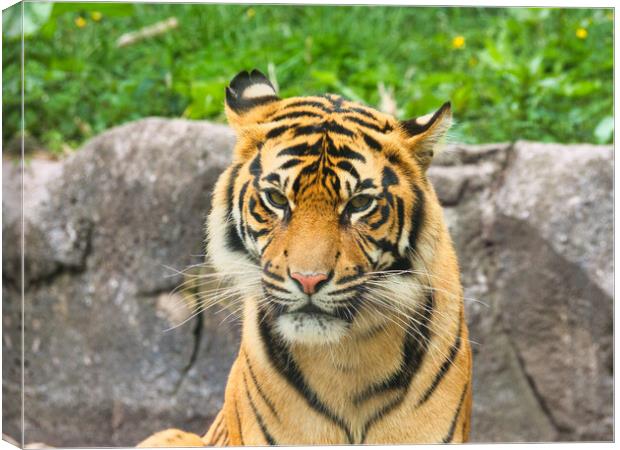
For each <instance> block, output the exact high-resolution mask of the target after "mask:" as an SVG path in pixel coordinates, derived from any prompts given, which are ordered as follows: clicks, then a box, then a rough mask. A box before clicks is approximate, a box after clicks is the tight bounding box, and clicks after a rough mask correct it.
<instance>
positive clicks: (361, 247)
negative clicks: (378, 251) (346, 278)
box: [355, 240, 375, 267]
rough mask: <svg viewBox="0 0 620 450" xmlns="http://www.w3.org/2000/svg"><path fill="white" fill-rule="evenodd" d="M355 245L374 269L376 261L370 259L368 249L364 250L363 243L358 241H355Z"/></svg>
mask: <svg viewBox="0 0 620 450" xmlns="http://www.w3.org/2000/svg"><path fill="white" fill-rule="evenodd" d="M355 243H356V244H357V246H358V247H359V249H360V250H361V251H362V253H363V254H364V257H365V258H366V260H367V261H368V264H370V266H371V267H374V265H375V261H373V259H372V258H371V257H370V255H369V254H368V252H367V251H366V249H365V248H364V246H363V245H362V243H361V242H359V241H358V240H356V241H355Z"/></svg>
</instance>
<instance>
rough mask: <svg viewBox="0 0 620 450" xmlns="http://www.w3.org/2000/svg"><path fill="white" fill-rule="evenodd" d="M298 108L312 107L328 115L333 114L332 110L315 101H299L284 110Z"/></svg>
mask: <svg viewBox="0 0 620 450" xmlns="http://www.w3.org/2000/svg"><path fill="white" fill-rule="evenodd" d="M298 106H312V107H314V108H319V109H321V110H322V111H325V112H328V113H329V112H332V110H331V109H330V108H329V107H328V106H327V105H326V104H325V103H323V102H318V101H313V100H298V101H296V102H292V103H289V104H288V105H286V106H285V107H284V108H283V109H289V108H296V107H298Z"/></svg>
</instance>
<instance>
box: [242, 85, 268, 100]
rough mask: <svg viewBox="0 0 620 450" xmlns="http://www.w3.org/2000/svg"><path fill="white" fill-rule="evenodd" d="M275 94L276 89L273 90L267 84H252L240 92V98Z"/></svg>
mask: <svg viewBox="0 0 620 450" xmlns="http://www.w3.org/2000/svg"><path fill="white" fill-rule="evenodd" d="M272 95H276V91H274V90H273V88H272V87H271V86H269V85H268V84H253V85H251V86H249V87H247V88H246V89H245V90H244V91H243V93H242V94H241V97H242V98H258V97H270V96H272Z"/></svg>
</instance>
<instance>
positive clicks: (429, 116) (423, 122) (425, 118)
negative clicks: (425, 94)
mask: <svg viewBox="0 0 620 450" xmlns="http://www.w3.org/2000/svg"><path fill="white" fill-rule="evenodd" d="M434 115H435V113H434V112H433V113H429V114H426V115H425V116H420V117H418V118H417V119H416V120H415V123H417V124H418V125H422V126H424V125H426V124H427V123H428V122H429V121H430V120H431V119H432V118H433V116H434Z"/></svg>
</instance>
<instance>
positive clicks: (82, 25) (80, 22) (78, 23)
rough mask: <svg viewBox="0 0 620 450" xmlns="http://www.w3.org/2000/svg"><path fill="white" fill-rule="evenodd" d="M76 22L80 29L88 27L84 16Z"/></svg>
mask: <svg viewBox="0 0 620 450" xmlns="http://www.w3.org/2000/svg"><path fill="white" fill-rule="evenodd" d="M74 22H75V25H76V26H77V27H78V28H84V27H85V26H86V19H84V18H83V17H82V16H79V17H77V18H76V19H75V20H74Z"/></svg>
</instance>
